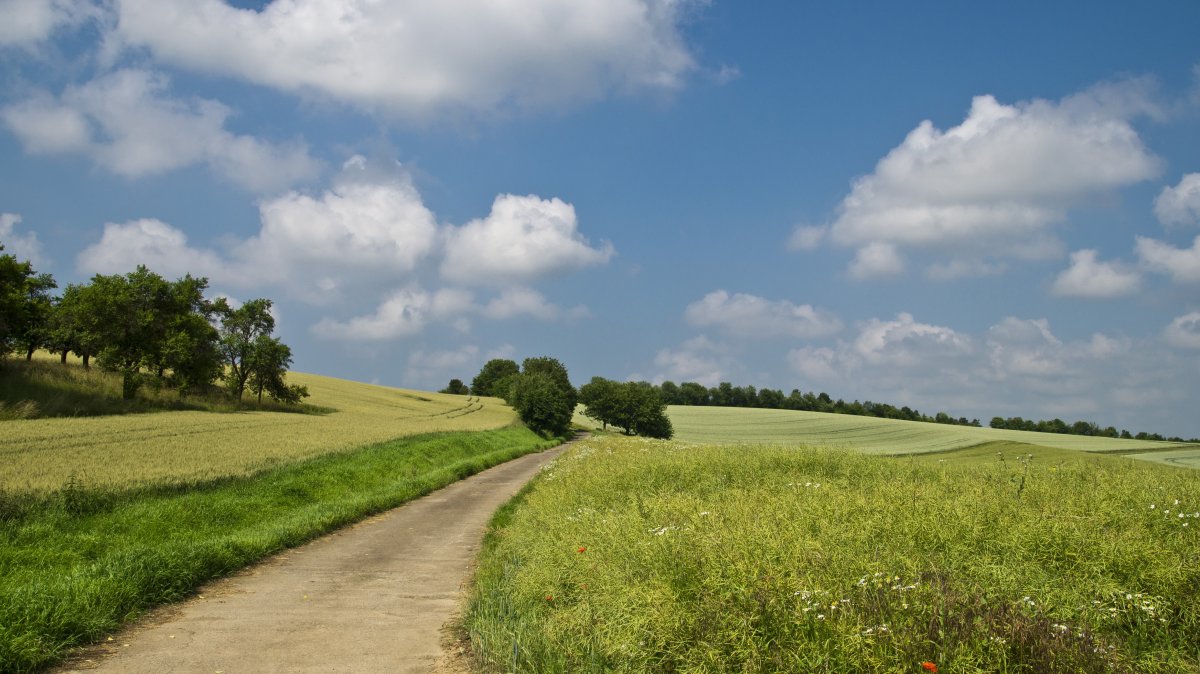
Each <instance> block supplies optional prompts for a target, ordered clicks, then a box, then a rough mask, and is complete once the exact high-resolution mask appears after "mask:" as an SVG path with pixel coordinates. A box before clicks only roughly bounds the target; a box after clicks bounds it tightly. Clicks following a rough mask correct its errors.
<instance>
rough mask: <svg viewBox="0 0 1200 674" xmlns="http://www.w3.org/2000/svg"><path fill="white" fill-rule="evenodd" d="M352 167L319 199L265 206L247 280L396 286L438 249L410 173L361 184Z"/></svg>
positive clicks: (282, 199)
mask: <svg viewBox="0 0 1200 674" xmlns="http://www.w3.org/2000/svg"><path fill="white" fill-rule="evenodd" d="M358 171H359V169H355V168H353V167H351V169H350V170H349V173H350V177H349V178H347V179H343V180H341V181H340V182H339V183H338V184H336V185H335V186H334V187H333V188H331V189H328V190H326V191H324V192H323V193H322V194H321V195H320V196H319V197H312V196H309V195H307V194H302V193H299V192H288V193H287V194H284V195H281V196H279V197H277V198H274V199H270V200H267V201H264V202H263V203H262V204H260V205H259V213H260V216H261V219H262V229H261V230H260V231H259V233H258V235H257V236H255V237H253V238H252V239H250V240H249V241H247V242H246V244H245V246H244V247H239V248H240V249H244V250H243V252H241V253H240V255H242V256H243V257H244V259H245V267H246V268H247V272H246V273H247V274H248V275H250V276H251V277H252V278H253V277H255V276H257V277H259V278H261V279H263V280H268V281H274V282H278V283H288V282H291V281H292V280H295V279H309V280H310V281H311V280H312V279H313V278H317V279H326V280H328V281H330V282H332V283H333V284H334V286H335V287H336V288H340V287H343V286H347V285H356V284H357V285H363V284H371V285H376V286H378V285H379V284H380V283H381V282H384V283H386V282H387V281H395V280H396V279H399V278H404V277H406V276H408V275H410V274H411V273H412V272H413V271H414V270H415V269H416V268H417V265H418V264H419V263H420V262H421V261H422V260H424V259H426V258H427V257H429V256H430V255H431V254H432V253H433V252H434V251H435V249H436V245H437V240H438V226H437V222H436V220H435V218H434V215H433V213H432V212H430V210H429V209H428V208H426V207H425V204H424V203H423V201H422V199H421V195H420V193H418V192H417V189H416V188H415V187H414V186H413V184H412V180H411V179H410V178H409V177H408V176H407V175H401V176H399V177H395V178H393V179H391V180H388V181H386V182H360V177H359V176H356V175H354V174H355V173H357V172H358Z"/></svg>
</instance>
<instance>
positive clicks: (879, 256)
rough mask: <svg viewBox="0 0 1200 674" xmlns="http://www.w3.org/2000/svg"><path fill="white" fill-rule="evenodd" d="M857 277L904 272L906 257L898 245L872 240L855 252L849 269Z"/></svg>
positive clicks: (873, 276) (883, 275)
mask: <svg viewBox="0 0 1200 674" xmlns="http://www.w3.org/2000/svg"><path fill="white" fill-rule="evenodd" d="M848 271H849V272H850V276H851V277H853V278H856V279H870V278H882V277H885V276H897V275H899V274H903V273H904V259H903V258H902V257H900V253H899V252H897V250H896V246H894V245H892V244H890V243H885V242H883V241H872V242H871V243H868V244H867V245H865V246H863V247H862V248H859V249H858V252H857V253H855V254H854V260H853V261H852V262H851V263H850V268H849V270H848Z"/></svg>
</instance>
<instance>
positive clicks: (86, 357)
mask: <svg viewBox="0 0 1200 674" xmlns="http://www.w3.org/2000/svg"><path fill="white" fill-rule="evenodd" d="M91 359H92V354H90V353H88V352H87V351H84V352H83V369H85V370H87V369H90V368H91V367H92V364H91V363H90V362H89V361H91Z"/></svg>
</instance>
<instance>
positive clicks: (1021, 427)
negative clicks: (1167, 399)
mask: <svg viewBox="0 0 1200 674" xmlns="http://www.w3.org/2000/svg"><path fill="white" fill-rule="evenodd" d="M988 425H989V426H991V427H992V428H1007V429H1009V430H1014V431H1038V432H1040V433H1063V434H1066V435H1088V436H1092V437H1097V438H1122V439H1124V440H1167V441H1169V442H1200V438H1192V439H1191V440H1186V441H1185V440H1184V439H1183V438H1181V437H1178V436H1173V437H1169V438H1168V437H1163V436H1162V435H1159V434H1158V433H1147V432H1145V431H1141V432H1139V433H1137V434H1133V433H1130V432H1129V431H1127V430H1120V431H1118V430H1117V429H1116V428H1115V427H1113V426H1108V427H1105V428H1101V427H1100V425H1099V424H1097V423H1095V422H1092V421H1076V422H1075V423H1073V424H1068V423H1067V422H1065V421H1063V420H1062V419H1057V418H1056V419H1049V420H1041V421H1034V420H1032V419H1022V418H1021V417H1009V418H1007V419H1005V418H1004V417H992V420H991V421H990V422H989V423H988Z"/></svg>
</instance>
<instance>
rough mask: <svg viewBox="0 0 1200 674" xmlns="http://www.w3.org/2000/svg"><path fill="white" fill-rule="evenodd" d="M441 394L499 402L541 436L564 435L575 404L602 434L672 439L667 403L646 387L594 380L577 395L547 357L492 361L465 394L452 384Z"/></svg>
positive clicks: (462, 388)
mask: <svg viewBox="0 0 1200 674" xmlns="http://www.w3.org/2000/svg"><path fill="white" fill-rule="evenodd" d="M442 392H443V393H458V394H466V393H468V392H469V393H472V394H474V395H479V396H494V397H497V398H504V400H505V401H506V402H507V403H508V404H509V405H512V407H513V409H515V410H516V411H517V414H518V416H520V417H521V421H523V422H525V425H526V426H529V427H530V428H532V429H533V430H534V431H537V432H539V433H542V434H545V435H554V436H561V435H565V434H566V433H567V431H568V429H569V428H570V425H571V419H572V417H573V415H574V413H575V406H576V405H577V404H580V403H582V404H583V413H584V414H585V415H587V416H589V417H591V418H593V419H595V420H596V421H599V422H601V423H602V424H604V427H605V428H607V427H608V426H609V425H612V426H615V427H617V428H620V429H621V430H622V431H624V432H625V433H627V434H629V435H642V436H646V437H654V438H670V437H671V436H672V435H673V434H674V430H673V429H672V428H671V420H670V419H669V418H667V412H666V403H664V402H663V399H662V396H661V395H660V393H659V391H658V389H657V388H655V387H654V386H652V385H651V384H648V383H646V382H615V381H610V380H607V379H604V378H603V377H593V378H592V380H591V381H590V382H589V383H587V384H584V385H583V386H582V387H580V388H579V390H576V389H575V387H574V386H572V385H571V381H570V378H569V376H568V374H567V368H566V367H565V366H564V365H563V364H562V363H561V362H560V361H559V360H558V359H557V358H551V357H549V356H542V357H539V358H526V359H525V361H524V362H523V363H522V364H521V366H520V367H518V366H517V363H516V361H513V360H509V359H507V358H493V359H492V360H489V361H488V362H487V363H485V364H484V366H483V368H482V369H481V370H480V371H479V374H477V375H475V378H474V379H473V380H472V381H471V386H470V388H468V387H467V386H466V385H465V384H464V383H463V382H462V380H460V379H452V380H451V381H450V385H449V386H447V387H446V388H445V389H443V390H442Z"/></svg>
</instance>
